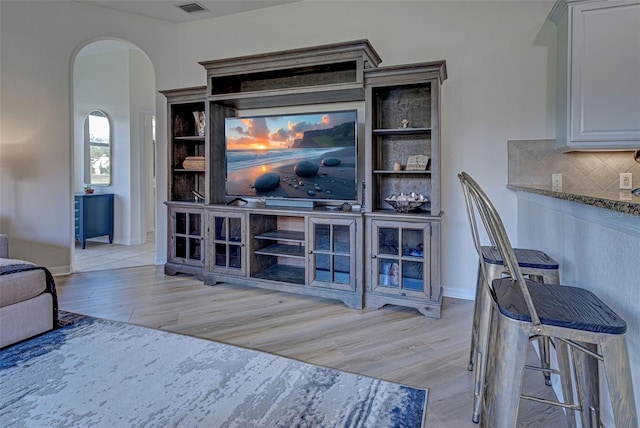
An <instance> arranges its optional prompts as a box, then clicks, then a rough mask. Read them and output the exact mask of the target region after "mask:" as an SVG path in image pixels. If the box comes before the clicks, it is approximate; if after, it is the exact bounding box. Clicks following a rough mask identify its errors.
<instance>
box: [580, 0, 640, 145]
mask: <svg viewBox="0 0 640 428" xmlns="http://www.w3.org/2000/svg"><path fill="white" fill-rule="evenodd" d="M572 19H573V35H572V44H571V46H572V51H571V97H570V98H571V123H570V126H571V128H570V131H571V136H570V138H571V141H573V142H584V143H585V144H586V145H585V147H589V146H591V145H592V144H594V143H596V142H600V145H602V146H604V147H606V146H607V145H610V144H613V145H615V144H616V143H615V141H619V142H620V143H619V144H625V143H624V141H628V142H629V143H631V142H632V141H635V142H636V143H637V142H638V141H640V79H639V78H638V76H640V4H639V3H637V2H635V4H632V3H631V2H612V3H610V4H607V2H594V3H586V4H578V5H576V6H575V7H574V9H573V14H572ZM614 28H615V31H612V29H614ZM629 147H630V148H631V147H632V146H631V145H630V146H629Z"/></svg>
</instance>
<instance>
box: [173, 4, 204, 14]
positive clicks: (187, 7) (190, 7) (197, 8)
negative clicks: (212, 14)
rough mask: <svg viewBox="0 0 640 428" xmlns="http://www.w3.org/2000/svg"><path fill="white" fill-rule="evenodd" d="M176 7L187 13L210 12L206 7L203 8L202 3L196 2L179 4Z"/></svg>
mask: <svg viewBox="0 0 640 428" xmlns="http://www.w3.org/2000/svg"><path fill="white" fill-rule="evenodd" d="M176 6H177V7H179V8H180V9H182V10H184V11H185V12H187V13H196V12H206V11H208V10H209V9H207V8H206V7H204V6H202V5H201V4H200V3H196V2H191V3H184V4H177V5H176Z"/></svg>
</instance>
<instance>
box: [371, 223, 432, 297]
mask: <svg viewBox="0 0 640 428" xmlns="http://www.w3.org/2000/svg"><path fill="white" fill-rule="evenodd" d="M369 230H370V232H371V238H372V242H371V245H370V251H371V254H370V255H369V257H370V260H371V261H372V263H371V268H372V269H373V271H372V272H371V277H370V278H371V279H370V284H368V289H369V290H370V291H374V292H380V293H387V294H395V295H399V296H413V297H425V295H426V296H427V297H430V293H431V289H430V286H431V257H430V238H431V230H430V224H429V223H419V224H415V223H411V222H394V221H390V220H371V223H370V227H369Z"/></svg>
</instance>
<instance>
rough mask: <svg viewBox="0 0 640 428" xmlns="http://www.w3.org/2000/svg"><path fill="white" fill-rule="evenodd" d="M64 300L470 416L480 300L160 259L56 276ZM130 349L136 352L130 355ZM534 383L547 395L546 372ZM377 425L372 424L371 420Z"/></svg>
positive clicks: (83, 309)
mask: <svg viewBox="0 0 640 428" xmlns="http://www.w3.org/2000/svg"><path fill="white" fill-rule="evenodd" d="M56 282H57V289H58V294H59V305H60V309H62V310H65V311H70V312H76V313H80V314H86V315H91V316H94V317H100V318H106V319H111V320H117V321H124V322H128V323H132V324H137V325H142V326H147V327H151V328H157V329H162V330H166V331H171V332H175V333H181V334H186V335H190V336H196V337H201V338H205V339H210V340H215V341H219V342H225V343H229V344H234V345H238V346H242V347H247V348H252V349H257V350H261V351H265V352H269V353H273V354H277V355H281V356H285V357H289V358H294V359H297V360H301V361H305V362H308V363H312V364H316V365H321V366H326V367H333V368H336V369H340V370H344V371H347V372H352V373H358V374H362V375H366V376H372V377H376V378H380V379H384V380H388V381H393V382H398V383H402V384H406V385H411V386H415V387H422V388H428V389H429V397H428V405H427V426H428V427H429V428H438V427H456V428H465V427H477V426H478V425H476V424H474V423H472V422H471V406H472V383H473V373H472V372H469V371H467V359H468V352H469V329H470V326H471V316H472V311H473V302H471V301H465V300H458V299H451V298H445V299H444V305H443V308H442V318H441V319H432V318H426V317H424V316H422V315H420V314H419V313H418V312H417V311H416V310H414V309H409V308H401V307H395V306H387V307H384V308H382V309H379V310H353V309H349V308H347V307H346V306H345V305H343V304H342V303H341V302H338V301H332V300H326V299H321V298H314V297H309V296H298V295H294V294H287V293H282V292H277V291H269V290H262V289H253V288H250V287H243V286H236V285H231V284H218V285H216V286H205V285H203V284H202V282H201V281H198V280H197V279H195V278H193V277H191V276H187V275H176V276H166V275H164V273H163V268H162V267H160V266H145V267H134V268H126V269H113V270H104V271H95V272H83V273H76V274H73V275H71V276H66V277H58V278H56ZM132 358H135V356H134V355H132ZM525 382H526V387H527V392H530V393H538V394H540V393H542V394H545V395H549V394H550V393H551V390H550V388H548V387H545V386H544V382H543V378H542V375H540V374H539V373H532V374H530V375H527V377H526V379H525ZM518 426H522V427H545V428H546V427H563V426H565V423H564V418H563V417H562V415H561V414H560V412H559V411H558V410H556V409H552V408H550V407H548V406H544V405H541V404H537V403H533V402H528V401H522V402H521V405H520V416H519V424H518ZM373 428H375V427H373Z"/></svg>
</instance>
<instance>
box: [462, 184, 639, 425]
mask: <svg viewBox="0 0 640 428" xmlns="http://www.w3.org/2000/svg"><path fill="white" fill-rule="evenodd" d="M459 178H460V181H461V183H462V185H463V189H465V191H466V192H468V194H469V195H470V198H469V199H470V201H471V202H472V203H473V204H474V205H475V207H476V209H477V210H478V212H480V217H481V218H482V219H483V223H484V224H485V226H486V230H487V233H488V234H489V235H490V236H492V240H493V241H494V242H495V243H496V244H497V248H498V250H499V251H500V254H501V256H502V258H503V260H504V262H505V265H506V267H507V269H508V271H509V272H510V274H511V277H510V278H501V279H496V280H494V281H493V282H492V284H491V293H490V297H491V303H492V309H491V311H490V312H491V324H490V328H489V345H488V350H489V352H488V356H487V372H486V382H487V383H486V386H485V389H484V394H483V397H482V398H483V409H482V420H481V422H482V425H483V426H487V427H491V428H494V427H495V428H501V427H505V428H507V427H513V426H515V425H516V420H517V416H518V406H519V402H520V399H521V398H523V399H533V400H535V401H538V402H544V403H548V404H556V405H560V406H563V407H565V408H567V409H568V410H570V412H567V414H570V413H573V410H580V416H581V422H582V425H583V426H589V425H590V423H591V422H595V423H596V424H598V423H599V421H598V420H597V416H596V420H595V421H594V420H592V419H591V414H592V412H591V411H590V410H591V408H593V409H594V411H595V412H596V413H597V412H598V411H599V404H600V403H596V402H593V401H594V396H596V394H593V391H592V389H591V387H590V385H586V384H585V383H586V382H584V381H583V380H584V379H589V378H592V379H597V376H598V372H597V370H591V369H589V367H591V366H592V365H591V364H583V362H585V361H595V360H597V361H599V362H602V366H603V369H604V370H603V372H604V374H605V377H606V381H607V382H606V384H607V387H608V390H609V396H610V399H611V400H610V401H611V408H612V410H613V416H614V419H615V425H616V426H617V427H629V428H638V414H637V409H636V408H635V398H634V393H633V384H632V383H631V367H630V365H629V355H628V349H627V342H626V337H625V333H626V330H627V325H626V323H625V322H624V320H622V319H621V318H620V317H619V316H618V315H617V314H616V313H615V312H614V311H613V310H611V308H609V307H608V306H607V305H606V304H605V303H604V302H602V301H601V300H600V299H599V298H598V297H597V296H596V295H595V294H593V293H592V292H590V291H588V290H585V289H583V288H578V287H570V286H562V287H558V286H555V285H549V284H543V283H537V282H533V281H530V280H525V279H524V276H523V273H522V271H521V269H520V268H519V266H518V262H517V259H516V256H515V252H514V250H513V248H512V247H511V244H510V242H509V238H508V236H507V234H506V231H505V230H504V225H503V224H502V220H501V219H500V216H499V215H498V213H497V211H496V210H495V207H494V206H493V204H492V203H491V201H490V200H489V198H488V197H487V196H486V194H485V193H484V191H483V190H482V189H481V188H480V187H479V186H478V184H477V183H476V182H475V181H474V180H473V179H472V178H471V177H470V176H469V175H468V174H466V173H464V172H463V173H461V174H459ZM531 337H549V338H553V339H554V342H555V343H556V349H557V350H563V349H567V347H568V348H570V349H571V353H572V356H573V361H574V363H575V368H574V369H575V371H576V373H575V374H576V377H575V382H576V386H577V389H578V394H577V395H578V399H579V404H575V405H574V404H571V403H569V404H565V403H556V402H553V401H549V400H544V399H540V398H535V397H530V396H526V395H523V394H522V378H523V372H524V369H525V367H526V366H525V360H526V353H527V348H528V346H529V340H530V338H531ZM558 361H559V364H560V367H561V369H562V368H566V367H568V357H567V355H566V353H565V352H564V351H563V352H559V354H558ZM585 367H586V369H585ZM585 370H588V372H585ZM565 371H566V370H565ZM565 397H567V396H565ZM568 397H569V399H571V398H572V397H573V396H572V395H569V396H568Z"/></svg>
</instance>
